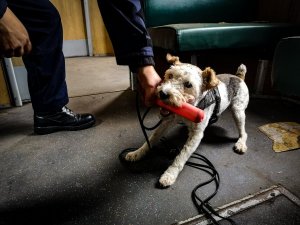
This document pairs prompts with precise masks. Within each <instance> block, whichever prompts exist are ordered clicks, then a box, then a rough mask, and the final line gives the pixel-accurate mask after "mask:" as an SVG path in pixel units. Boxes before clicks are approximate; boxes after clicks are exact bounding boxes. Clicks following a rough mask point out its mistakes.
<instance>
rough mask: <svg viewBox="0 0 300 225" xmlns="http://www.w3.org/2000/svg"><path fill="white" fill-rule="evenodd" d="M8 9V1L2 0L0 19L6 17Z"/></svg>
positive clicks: (0, 1)
mask: <svg viewBox="0 0 300 225" xmlns="http://www.w3.org/2000/svg"><path fill="white" fill-rule="evenodd" d="M6 8H7V2H6V0H0V19H1V18H2V16H3V15H4V13H5V11H6Z"/></svg>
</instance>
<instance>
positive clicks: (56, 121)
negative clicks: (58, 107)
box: [34, 106, 96, 134]
mask: <svg viewBox="0 0 300 225" xmlns="http://www.w3.org/2000/svg"><path fill="white" fill-rule="evenodd" d="M95 122H96V120H95V117H94V116H93V115H91V114H75V113H74V112H73V111H72V110H70V109H68V108H67V107H66V106H65V107H63V108H62V111H61V112H55V113H49V114H47V113H46V114H45V113H43V114H41V113H36V114H35V115H34V132H35V133H36V134H50V133H53V132H56V131H62V130H82V129H86V128H89V127H91V126H93V125H94V124H95Z"/></svg>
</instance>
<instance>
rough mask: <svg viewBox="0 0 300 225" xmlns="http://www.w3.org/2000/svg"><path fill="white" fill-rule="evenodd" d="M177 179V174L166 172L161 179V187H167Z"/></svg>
mask: <svg viewBox="0 0 300 225" xmlns="http://www.w3.org/2000/svg"><path fill="white" fill-rule="evenodd" d="M175 181H176V176H174V175H173V174H170V173H164V174H163V175H162V176H161V177H160V179H159V184H160V185H159V186H160V188H167V187H169V186H171V185H172V184H174V183H175Z"/></svg>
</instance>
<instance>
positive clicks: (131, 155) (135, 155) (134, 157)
mask: <svg viewBox="0 0 300 225" xmlns="http://www.w3.org/2000/svg"><path fill="white" fill-rule="evenodd" d="M141 158H142V157H141V154H139V152H137V151H134V152H128V153H127V154H126V155H125V160H126V161H128V162H135V161H139V160H140V159H141Z"/></svg>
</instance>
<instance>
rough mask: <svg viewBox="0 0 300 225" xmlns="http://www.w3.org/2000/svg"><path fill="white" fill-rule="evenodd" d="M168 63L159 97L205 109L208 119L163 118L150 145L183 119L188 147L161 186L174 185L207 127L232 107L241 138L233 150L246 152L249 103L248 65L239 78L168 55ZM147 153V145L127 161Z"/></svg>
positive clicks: (242, 69)
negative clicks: (246, 122)
mask: <svg viewBox="0 0 300 225" xmlns="http://www.w3.org/2000/svg"><path fill="white" fill-rule="evenodd" d="M167 60H168V62H170V63H172V64H173V65H172V66H171V67H170V68H169V69H168V70H167V71H166V72H165V76H164V81H163V82H162V83H161V84H160V85H159V86H158V88H157V97H158V98H160V99H161V100H162V101H164V102H165V103H166V104H169V105H174V106H178V107H179V106H181V104H182V103H183V102H188V103H190V104H192V105H194V106H198V107H199V108H201V109H203V110H204V115H205V117H204V120H203V121H202V122H200V123H193V122H191V121H188V120H186V119H183V118H182V117H179V116H178V115H176V114H170V115H168V116H166V115H165V116H162V118H163V122H162V124H161V125H160V126H159V127H158V128H157V129H156V130H155V131H154V132H153V134H152V135H151V136H150V138H149V141H150V143H151V144H152V143H154V142H155V141H157V140H159V139H160V137H161V136H162V133H163V132H164V131H165V130H166V128H169V127H172V125H174V123H177V122H178V120H180V121H182V120H184V122H185V123H186V124H187V126H188V128H189V134H188V139H187V141H186V143H185V145H184V146H183V148H182V150H181V151H180V153H179V154H178V155H177V156H176V158H175V160H174V162H173V163H172V165H170V166H169V168H168V169H167V170H166V171H165V172H164V173H163V175H162V176H161V177H160V179H159V183H160V185H161V186H162V187H168V186H170V185H172V184H174V182H175V181H176V178H177V177H178V174H179V173H180V171H181V170H182V169H183V167H184V165H185V163H186V162H187V160H188V159H189V157H190V156H191V155H192V153H193V152H194V151H196V149H197V147H198V146H199V144H200V142H201V139H202V137H203V132H204V130H205V128H206V127H207V125H208V124H209V123H212V122H215V121H216V120H217V118H218V116H219V115H220V114H221V113H222V112H223V111H224V110H225V109H226V108H227V107H230V109H231V111H232V114H233V117H234V119H235V122H236V125H237V128H238V131H239V139H238V141H237V142H236V143H235V145H234V150H235V151H236V152H237V153H240V154H242V153H244V152H246V150H247V146H246V140H247V133H246V131H245V109H246V107H247V105H248V102H249V92H248V88H247V86H246V84H245V82H244V78H245V74H246V66H245V65H243V64H242V65H240V66H239V68H238V70H237V73H236V75H230V74H220V75H218V76H217V75H216V74H215V72H214V70H212V69H211V68H209V67H208V68H206V69H205V70H203V71H202V70H201V69H199V68H198V67H197V66H194V65H191V64H188V63H181V62H180V61H179V58H178V57H175V56H171V55H170V54H168V55H167ZM161 114H162V115H164V114H166V112H165V111H164V110H161ZM172 123H173V124H172ZM148 152H149V148H148V145H147V143H144V144H143V146H142V147H140V148H139V149H137V150H136V151H133V152H129V153H127V154H126V156H125V160H126V161H137V160H140V159H141V158H143V157H144V156H145V155H146V154H147V153H148Z"/></svg>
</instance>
